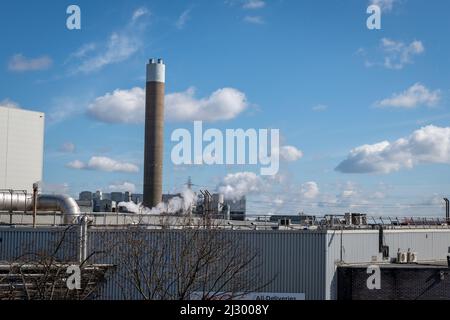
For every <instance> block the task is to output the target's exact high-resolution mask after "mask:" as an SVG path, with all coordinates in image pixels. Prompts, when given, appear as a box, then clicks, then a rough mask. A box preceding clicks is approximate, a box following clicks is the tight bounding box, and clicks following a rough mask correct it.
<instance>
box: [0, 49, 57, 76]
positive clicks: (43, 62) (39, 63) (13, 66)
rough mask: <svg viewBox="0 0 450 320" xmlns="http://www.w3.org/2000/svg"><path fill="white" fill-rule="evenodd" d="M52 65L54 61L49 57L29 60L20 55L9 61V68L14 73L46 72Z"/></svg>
mask: <svg viewBox="0 0 450 320" xmlns="http://www.w3.org/2000/svg"><path fill="white" fill-rule="evenodd" d="M52 64H53V61H52V59H51V58H50V57H48V56H42V57H38V58H27V57H25V56H24V55H22V54H20V53H19V54H16V55H14V56H13V57H12V58H11V59H10V60H9V64H8V68H9V70H10V71H14V72H25V71H38V70H46V69H48V68H50V67H51V65H52Z"/></svg>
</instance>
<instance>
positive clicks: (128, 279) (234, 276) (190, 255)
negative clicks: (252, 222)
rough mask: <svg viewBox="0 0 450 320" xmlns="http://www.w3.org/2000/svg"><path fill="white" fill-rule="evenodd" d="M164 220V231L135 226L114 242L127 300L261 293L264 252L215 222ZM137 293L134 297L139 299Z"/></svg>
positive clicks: (122, 285) (204, 298)
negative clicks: (261, 259) (260, 251)
mask: <svg viewBox="0 0 450 320" xmlns="http://www.w3.org/2000/svg"><path fill="white" fill-rule="evenodd" d="M180 219H181V220H182V221H181V223H180V222H179V223H177V224H176V227H175V226H174V225H173V222H172V225H171V224H170V223H171V222H170V218H169V217H164V216H163V217H161V229H160V230H156V229H154V227H153V230H149V229H148V228H147V227H146V226H145V225H137V226H132V227H129V228H128V229H127V230H126V231H122V232H118V233H117V234H116V235H115V236H114V238H115V239H114V241H110V240H109V245H106V244H105V245H104V247H108V246H109V247H110V248H111V249H112V250H111V252H110V255H111V258H112V259H113V261H114V264H117V275H118V277H117V278H116V281H117V283H119V285H120V286H121V287H122V291H123V292H124V298H128V299H130V298H131V299H145V300H189V299H192V298H195V299H203V300H213V299H233V298H238V297H239V296H243V295H245V294H248V293H251V292H258V291H260V290H261V289H263V288H264V287H266V286H267V285H268V284H269V283H270V281H268V282H266V283H264V282H262V280H261V278H260V272H259V271H260V267H261V263H260V261H259V253H258V251H257V250H256V249H255V248H253V247H252V246H251V244H248V243H244V241H243V239H241V238H239V236H238V234H237V233H236V232H229V231H226V230H224V229H223V228H222V227H220V226H218V225H216V224H215V223H214V221H213V220H211V219H192V218H190V217H186V218H178V220H180ZM133 292H134V294H133Z"/></svg>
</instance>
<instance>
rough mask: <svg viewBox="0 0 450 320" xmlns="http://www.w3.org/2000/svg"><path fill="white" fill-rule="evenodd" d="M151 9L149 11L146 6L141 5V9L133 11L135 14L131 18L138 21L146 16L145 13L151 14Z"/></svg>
mask: <svg viewBox="0 0 450 320" xmlns="http://www.w3.org/2000/svg"><path fill="white" fill-rule="evenodd" d="M149 14H150V11H148V9H147V8H145V7H141V8H139V9H137V10H136V11H134V12H133V16H132V18H131V20H132V21H133V22H135V21H137V20H138V19H139V18H140V17H142V16H145V15H149Z"/></svg>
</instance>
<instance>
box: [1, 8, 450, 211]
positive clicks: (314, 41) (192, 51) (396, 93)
mask: <svg viewBox="0 0 450 320" xmlns="http://www.w3.org/2000/svg"><path fill="white" fill-rule="evenodd" d="M371 2H375V3H376V4H378V5H380V6H381V8H382V29H381V30H368V28H367V27H366V19H367V18H368V16H369V15H368V14H367V13H366V9H367V7H368V6H369V4H370V3H371ZM71 4H76V5H78V6H79V7H80V8H81V18H82V25H81V26H82V28H81V30H68V29H67V28H66V19H67V17H68V15H67V14H66V8H67V7H68V6H69V5H71ZM449 13H450V3H449V2H448V1H446V0H433V1H425V0H373V1H369V0H367V1H366V0H314V1H313V0H303V1H294V0H272V1H269V0H267V1H263V0H214V1H206V0H204V1H181V0H180V1H177V0H171V1H170V2H169V1H103V0H96V1H82V0H78V1H75V2H68V1H51V0H46V1H40V2H39V3H38V2H31V1H22V0H18V1H3V2H2V4H1V10H0V37H1V39H2V50H0V61H2V63H1V66H2V67H1V68H0V104H3V105H6V104H8V105H16V106H19V107H21V108H25V109H30V110H36V111H42V112H45V113H46V119H47V122H46V131H45V134H46V135H45V161H44V162H45V166H44V185H45V188H46V189H47V191H50V192H62V191H64V192H67V193H69V194H72V195H74V196H76V195H77V194H78V192H80V191H82V190H97V189H101V190H103V191H114V190H122V189H130V188H131V189H134V191H135V192H141V188H142V175H143V137H144V134H143V130H144V127H143V124H142V122H141V121H139V120H140V119H139V115H140V114H141V113H142V106H141V104H140V102H141V99H142V94H141V93H142V92H141V91H140V90H141V88H143V87H144V86H145V64H146V62H147V60H148V58H150V57H158V58H159V57H162V58H164V60H165V62H166V65H167V83H166V93H167V94H168V95H169V96H170V97H172V100H173V101H175V102H173V103H171V104H170V106H166V108H168V109H167V110H169V111H175V113H176V114H177V115H178V116H177V117H175V116H173V114H174V113H173V112H170V115H169V116H168V121H167V123H166V128H165V136H166V151H165V169H164V190H165V191H167V192H168V191H174V190H179V189H180V188H182V187H183V184H184V183H185V182H186V180H187V177H188V176H192V179H193V182H194V183H195V184H196V185H197V186H200V187H203V188H209V189H210V190H215V189H216V188H217V187H219V188H220V187H221V186H222V187H223V186H227V185H230V186H231V187H232V188H234V189H238V188H241V189H244V190H246V191H247V190H248V200H249V211H250V212H251V213H258V214H267V213H283V214H286V213H290V214H295V213H297V212H300V211H305V212H308V213H343V212H345V211H347V210H352V211H366V212H369V213H372V214H392V215H394V214H414V215H442V207H441V205H442V201H441V198H442V197H443V196H444V195H448V193H450V188H449V187H450V170H449V164H450V128H449V127H450V126H449V120H450V110H449V93H450V78H449V77H448V74H450V63H449V62H450V61H449V60H450V41H449V38H448V31H449V30H450V20H449V19H448V14H449ZM133 88H135V89H134V90H133ZM223 88H231V89H232V90H233V91H231V93H232V94H231V95H227V96H226V97H225V98H226V99H225V102H223V103H224V105H221V106H218V105H217V101H216V100H215V99H214V98H213V96H212V95H213V94H214V93H215V92H220V90H221V89H223ZM115 90H118V91H116V92H115ZM218 90H219V91H218ZM222 93H223V92H222ZM228 93H230V92H228ZM233 94H234V95H233ZM242 95H245V99H244V100H242V99H240V98H239V97H241V98H242ZM175 98H177V99H175ZM123 99H125V100H123ZM130 99H131V100H130ZM172 100H171V101H172ZM130 101H131V102H130ZM200 105H203V107H205V106H206V107H207V108H212V110H213V111H212V112H210V113H209V114H211V113H212V114H214V115H215V118H211V117H209V118H208V117H206V116H205V115H204V114H203V115H196V114H195V112H194V118H195V117H196V116H197V117H198V118H199V119H200V120H204V121H205V123H204V126H205V128H208V127H211V128H218V129H221V130H225V129H227V128H230V129H233V128H245V129H247V128H255V129H264V128H279V129H280V131H281V136H282V141H281V142H282V145H284V146H291V147H294V148H295V150H296V151H298V152H297V153H296V156H295V155H294V157H293V158H292V157H291V158H290V160H291V161H282V163H281V169H280V173H279V175H277V176H276V177H272V178H267V177H260V176H258V173H259V170H258V168H257V167H252V166H238V165H236V166H190V167H177V168H174V166H173V164H172V162H171V160H170V152H171V148H172V147H173V146H174V143H172V142H171V141H170V135H171V133H172V132H173V130H175V129H177V128H187V129H192V119H193V118H192V115H191V116H188V115H187V113H185V112H184V111H180V110H190V108H191V109H192V110H194V111H195V110H201V108H200V109H198V108H199V106H200ZM220 107H222V108H220ZM196 108H197V109H196ZM214 108H218V109H217V110H216V109H214ZM224 108H225V109H226V110H225V112H224ZM105 110H108V111H107V112H105ZM167 110H166V111H167ZM139 112H141V113H139ZM183 117H184V118H183ZM205 117H206V118H205ZM399 139H402V140H399ZM383 141H385V142H384V143H382V144H380V142H383ZM356 148H358V149H356ZM290 150H291V151H292V150H293V149H290ZM352 150H353V151H352ZM300 152H301V153H300ZM300 155H302V156H301V157H300ZM93 157H94V160H93V161H92V162H90V160H92V158H93ZM287 158H289V157H287ZM105 159H106V160H105ZM89 163H90V165H89ZM239 173H240V174H239Z"/></svg>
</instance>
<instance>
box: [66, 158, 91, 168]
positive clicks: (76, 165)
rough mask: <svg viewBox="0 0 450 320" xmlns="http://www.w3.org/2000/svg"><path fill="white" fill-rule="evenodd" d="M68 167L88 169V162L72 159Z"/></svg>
mask: <svg viewBox="0 0 450 320" xmlns="http://www.w3.org/2000/svg"><path fill="white" fill-rule="evenodd" d="M66 167H67V168H70V169H77V170H80V169H87V166H86V164H85V163H84V162H82V161H80V160H74V161H71V162H69V163H68V164H67V165H66Z"/></svg>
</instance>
